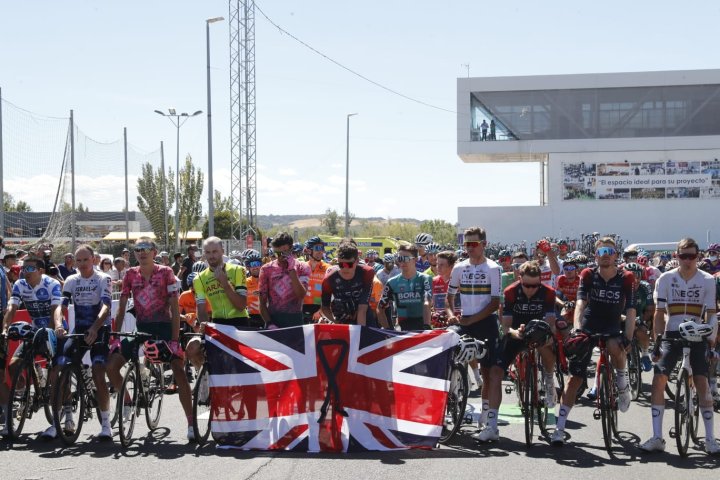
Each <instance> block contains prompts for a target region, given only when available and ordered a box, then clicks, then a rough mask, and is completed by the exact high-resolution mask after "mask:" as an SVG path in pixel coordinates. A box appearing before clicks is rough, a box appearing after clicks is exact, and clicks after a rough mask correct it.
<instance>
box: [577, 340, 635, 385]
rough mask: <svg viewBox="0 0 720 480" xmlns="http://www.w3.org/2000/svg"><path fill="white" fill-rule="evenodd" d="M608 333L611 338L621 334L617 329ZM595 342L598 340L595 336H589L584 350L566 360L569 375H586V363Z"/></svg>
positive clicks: (590, 357)
mask: <svg viewBox="0 0 720 480" xmlns="http://www.w3.org/2000/svg"><path fill="white" fill-rule="evenodd" d="M610 334H611V335H612V338H617V337H622V336H623V333H622V332H619V331H615V332H611V333H610ZM621 340H622V339H621ZM597 344H598V340H597V339H596V338H591V339H590V341H589V342H588V344H587V348H586V349H585V351H584V352H582V353H580V354H578V355H576V356H575V358H573V359H572V360H570V361H569V362H568V370H569V371H570V375H572V376H574V377H583V378H585V377H586V376H587V367H588V365H590V360H591V359H592V354H593V349H594V348H595V347H596V346H597Z"/></svg>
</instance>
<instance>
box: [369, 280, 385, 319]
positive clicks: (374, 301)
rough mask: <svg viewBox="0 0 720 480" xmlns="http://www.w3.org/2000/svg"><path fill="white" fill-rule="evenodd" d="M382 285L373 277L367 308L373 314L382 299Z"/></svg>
mask: <svg viewBox="0 0 720 480" xmlns="http://www.w3.org/2000/svg"><path fill="white" fill-rule="evenodd" d="M382 291H383V284H382V282H381V281H380V280H378V279H377V277H373V284H372V290H371V291H370V299H369V300H368V306H369V308H370V312H375V311H376V310H377V308H378V305H379V304H380V299H381V298H382Z"/></svg>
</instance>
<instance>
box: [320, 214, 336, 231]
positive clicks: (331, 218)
mask: <svg viewBox="0 0 720 480" xmlns="http://www.w3.org/2000/svg"><path fill="white" fill-rule="evenodd" d="M320 223H321V224H322V226H323V227H325V228H326V229H327V232H328V233H329V234H330V235H337V234H338V213H337V212H336V211H335V210H331V209H330V208H328V209H327V210H325V216H324V217H323V218H322V220H321V221H320Z"/></svg>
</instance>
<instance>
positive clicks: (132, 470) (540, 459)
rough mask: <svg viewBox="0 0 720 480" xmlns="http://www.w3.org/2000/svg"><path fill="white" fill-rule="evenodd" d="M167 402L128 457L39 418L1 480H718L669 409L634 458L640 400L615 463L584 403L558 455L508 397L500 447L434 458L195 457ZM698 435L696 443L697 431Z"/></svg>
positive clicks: (646, 417) (211, 449)
mask: <svg viewBox="0 0 720 480" xmlns="http://www.w3.org/2000/svg"><path fill="white" fill-rule="evenodd" d="M647 381H648V378H647V377H646V382H647ZM645 387H646V389H647V385H646V386H645ZM166 399H167V401H166V404H165V406H164V409H163V415H162V418H161V420H160V424H161V426H162V427H161V428H159V429H157V430H155V431H154V432H152V433H149V432H148V429H147V427H146V426H145V424H144V422H143V421H142V420H143V419H142V418H141V419H139V420H140V421H139V422H138V424H136V431H135V436H136V438H137V441H136V443H135V444H133V445H132V446H131V447H130V448H129V449H128V450H125V451H123V450H122V449H121V448H120V445H119V441H118V439H117V434H116V437H115V442H113V443H108V442H97V441H94V440H93V439H92V435H94V434H95V433H97V431H99V425H98V424H97V423H96V422H95V420H93V421H92V422H91V423H89V424H86V426H85V427H84V429H83V432H82V434H81V436H80V439H79V440H78V443H77V444H76V445H75V446H73V447H70V448H63V447H62V446H61V444H60V442H59V441H52V442H44V441H42V440H38V439H37V434H38V433H39V432H41V431H42V430H43V429H44V428H45V427H46V424H45V420H44V416H43V415H42V414H40V415H39V416H36V417H34V418H33V419H32V420H31V421H30V422H29V423H28V424H27V425H26V427H25V432H26V433H27V435H24V437H23V439H22V442H19V443H16V444H14V445H9V444H8V443H6V442H4V441H0V451H1V452H0V459H1V460H2V461H1V462H0V479H2V480H15V479H33V480H34V479H43V480H44V479H65V480H67V479H70V478H81V479H103V480H107V479H110V478H112V479H114V478H144V479H152V478H170V477H181V478H184V479H191V478H197V479H205V478H217V479H221V478H222V479H224V478H233V479H234V478H238V479H250V478H252V479H273V480H276V479H285V478H288V479H290V478H291V479H293V480H301V479H305V478H307V479H313V480H318V479H326V478H327V479H330V478H332V479H345V478H348V479H349V478H352V479H353V480H357V479H367V478H371V479H380V478H382V479H383V480H390V479H398V480H408V479H424V478H437V479H444V478H453V479H455V478H458V479H462V478H472V479H477V478H494V479H503V478H513V479H522V478H535V477H540V478H543V479H544V478H548V477H550V475H553V476H555V475H558V474H559V475H565V476H564V477H557V478H573V479H576V478H582V479H583V480H589V479H594V478H598V479H600V478H602V479H603V480H606V479H608V478H616V477H617V476H618V475H624V476H625V477H624V478H628V479H632V478H641V477H642V478H645V479H653V480H659V479H665V478H668V479H670V478H672V479H677V478H687V477H686V475H692V478H693V479H702V478H716V479H717V478H718V475H719V474H720V458H719V457H710V456H707V455H706V454H705V453H704V452H703V451H702V450H701V449H700V448H699V447H695V448H692V447H691V450H690V455H689V457H688V458H685V459H683V458H681V457H680V456H679V455H678V454H677V450H676V449H675V446H674V440H673V439H671V438H669V436H668V435H667V432H668V431H669V429H670V426H671V425H672V422H673V417H672V413H673V412H672V409H671V408H668V410H667V412H666V415H665V422H664V431H665V432H666V440H667V442H668V449H667V451H666V452H665V453H662V454H650V455H648V454H644V453H642V452H640V451H639V450H638V448H637V444H638V443H639V442H640V441H643V440H645V439H646V438H647V437H648V436H649V435H650V434H651V431H652V428H651V423H650V422H651V420H650V409H649V404H648V402H647V400H646V399H641V401H639V402H633V404H632V406H631V407H630V410H629V411H628V412H627V413H625V414H621V416H620V421H619V427H620V430H621V441H620V442H619V443H617V444H616V447H615V449H614V451H613V455H612V456H611V455H609V454H608V453H607V452H606V451H605V448H604V445H603V441H602V429H601V426H600V422H599V421H598V420H593V417H592V413H593V407H592V406H591V405H590V404H589V402H586V401H584V402H582V403H581V404H579V406H578V407H576V408H574V409H573V410H572V412H571V415H570V420H569V421H568V425H567V429H566V432H567V433H568V434H569V435H570V439H569V442H568V444H567V445H566V446H565V447H563V448H555V447H551V446H550V445H548V443H547V441H546V440H545V439H542V438H539V437H538V438H537V439H536V441H535V443H534V445H533V447H531V448H528V447H526V446H525V440H524V433H523V432H524V431H523V423H522V418H521V417H520V415H519V411H518V409H517V408H516V407H515V405H514V403H515V395H514V394H512V395H505V396H504V400H503V407H502V409H501V414H500V424H501V426H500V434H501V439H500V441H499V442H497V443H494V444H490V445H478V444H476V443H475V442H474V441H473V440H472V439H471V438H470V434H471V433H473V428H472V427H471V426H470V427H467V428H463V429H462V430H461V433H460V435H458V436H457V437H456V438H455V439H453V440H454V441H453V442H452V445H449V446H444V447H441V448H439V449H436V450H433V451H420V450H412V451H401V452H389V453H388V452H384V453H364V454H346V455H342V454H339V455H329V454H295V453H265V452H242V451H237V450H223V449H218V448H216V447H215V444H214V443H210V444H208V445H206V446H205V447H203V448H199V447H197V446H196V445H194V444H189V443H188V442H187V441H186V440H185V434H186V428H185V425H184V420H183V419H182V414H181V408H180V404H179V402H178V400H177V397H176V396H170V397H166ZM668 405H671V403H669V402H668ZM719 427H720V420H719V419H718V414H716V418H715V429H716V431H718V432H719V433H720V428H719ZM536 431H537V428H536ZM700 431H701V436H702V434H703V433H704V431H703V430H702V427H701V428H700Z"/></svg>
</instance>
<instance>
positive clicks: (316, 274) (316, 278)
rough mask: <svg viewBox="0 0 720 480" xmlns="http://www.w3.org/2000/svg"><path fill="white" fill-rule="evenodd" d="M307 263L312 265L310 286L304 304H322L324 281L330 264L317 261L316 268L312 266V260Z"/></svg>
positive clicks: (309, 265)
mask: <svg viewBox="0 0 720 480" xmlns="http://www.w3.org/2000/svg"><path fill="white" fill-rule="evenodd" d="M307 265H308V267H310V279H309V280H308V288H307V292H306V293H305V298H304V300H303V304H304V305H320V304H321V303H322V281H323V279H324V278H325V274H326V273H327V269H328V268H329V267H330V264H328V263H325V262H323V261H320V262H317V264H316V265H315V268H313V267H312V264H311V263H310V262H308V263H307Z"/></svg>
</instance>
